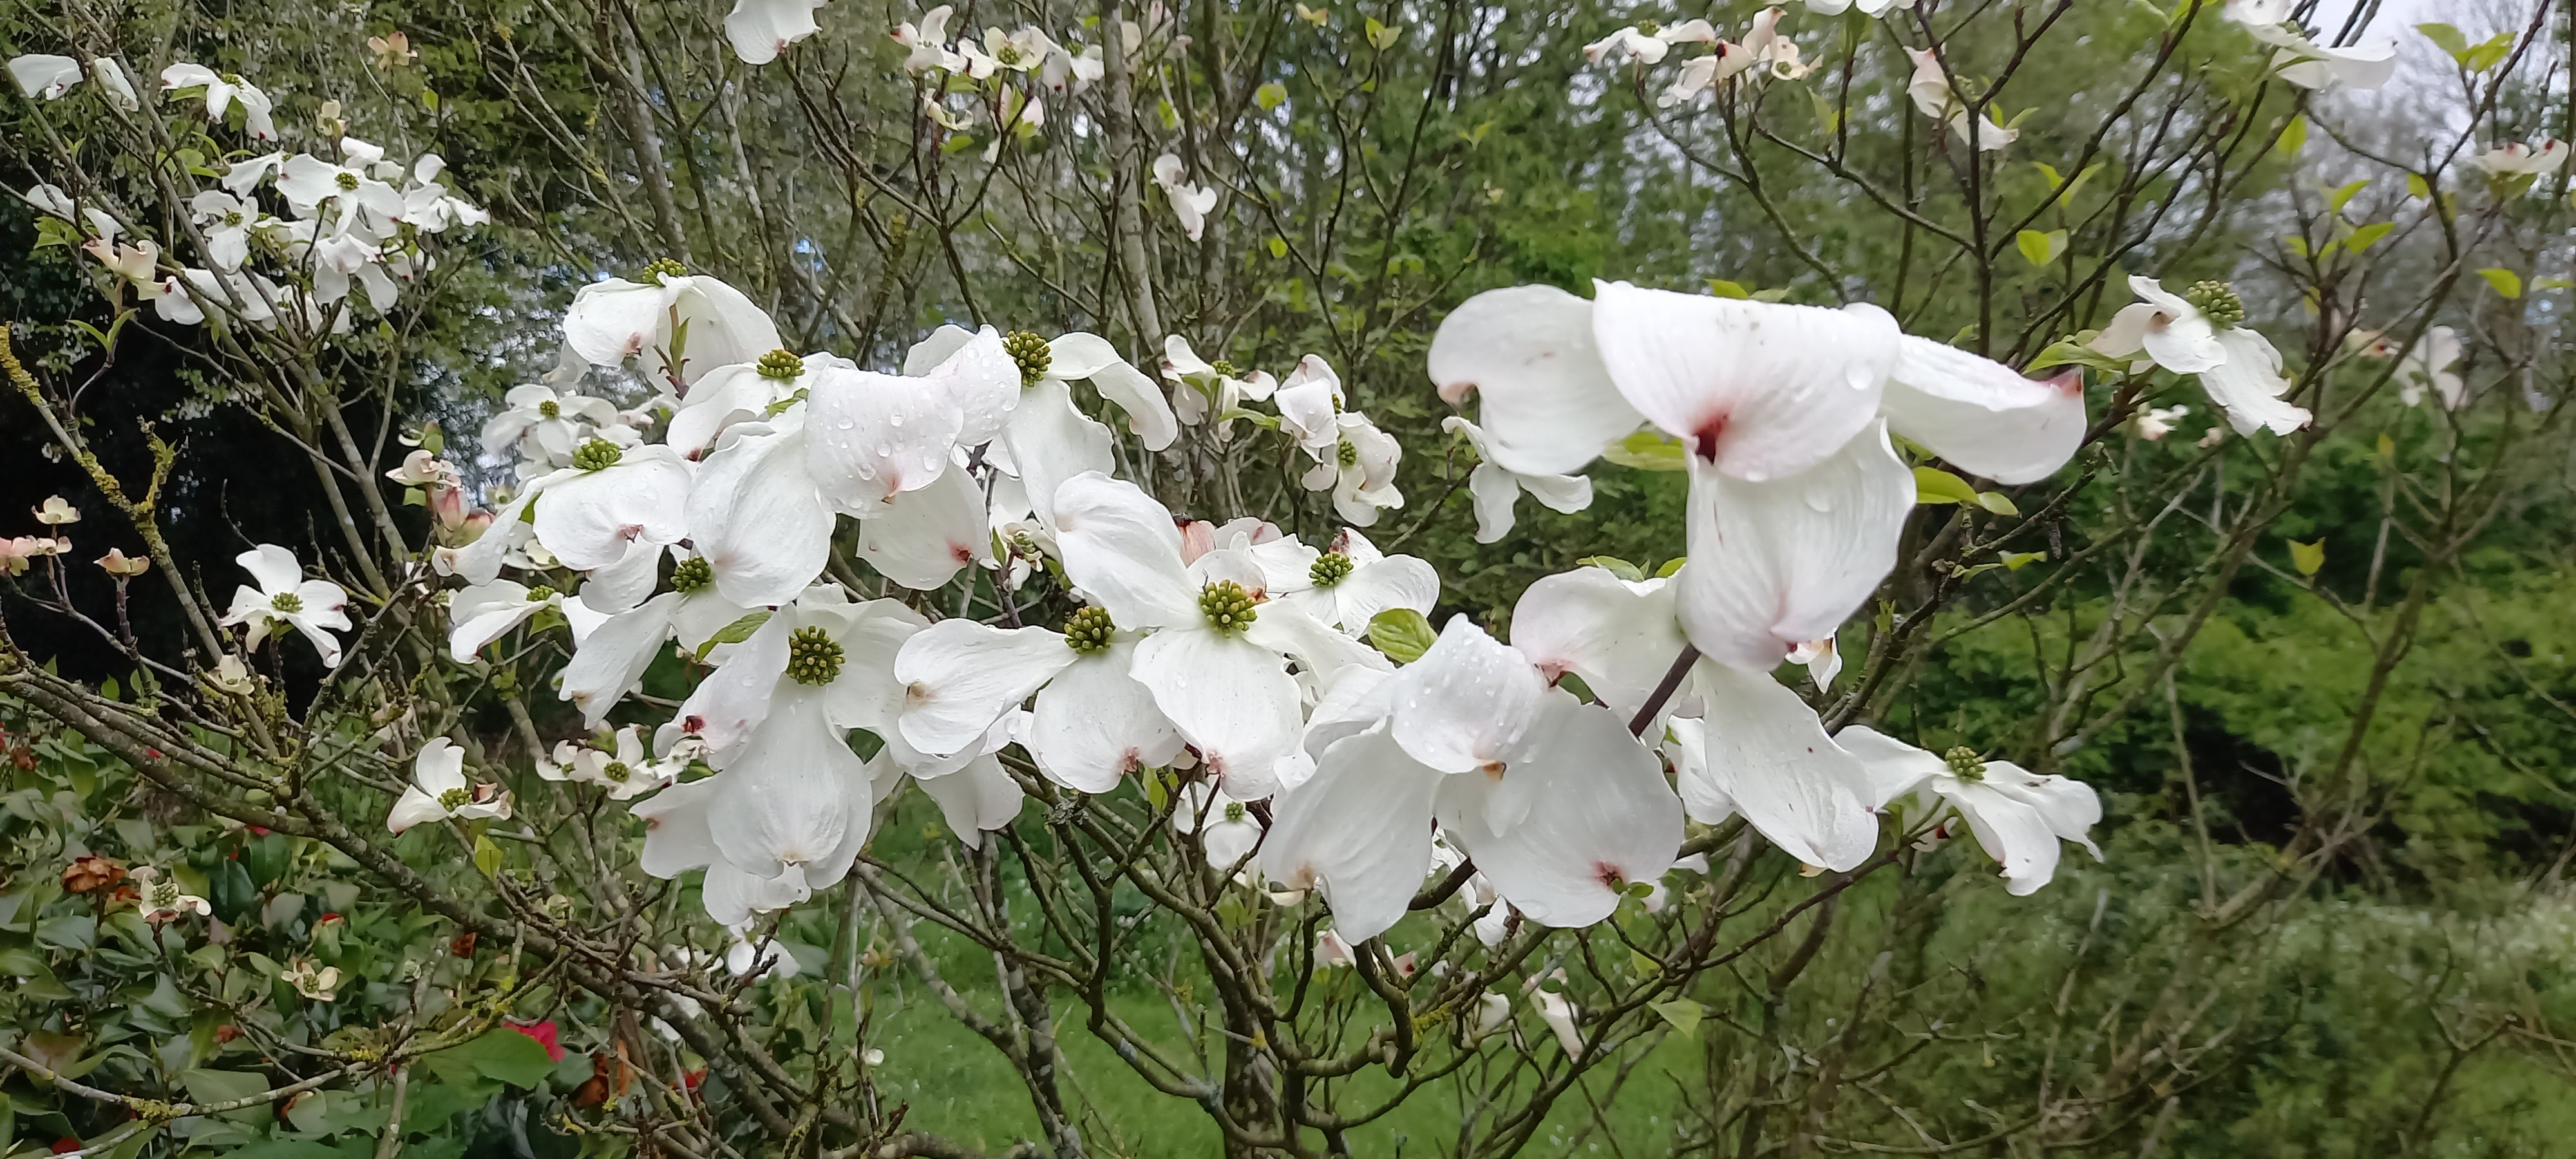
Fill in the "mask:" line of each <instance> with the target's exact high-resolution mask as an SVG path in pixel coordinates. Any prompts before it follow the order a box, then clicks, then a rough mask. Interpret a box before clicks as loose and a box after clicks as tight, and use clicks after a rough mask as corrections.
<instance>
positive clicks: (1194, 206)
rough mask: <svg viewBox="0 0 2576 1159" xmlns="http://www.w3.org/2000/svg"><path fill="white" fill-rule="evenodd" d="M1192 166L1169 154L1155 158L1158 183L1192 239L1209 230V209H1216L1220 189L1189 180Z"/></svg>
mask: <svg viewBox="0 0 2576 1159" xmlns="http://www.w3.org/2000/svg"><path fill="white" fill-rule="evenodd" d="M1189 172H1190V171H1189V167H1188V166H1187V165H1184V164H1182V163H1181V159H1180V158H1178V157H1175V156H1173V155H1171V154H1169V153H1165V154H1163V155H1162V156H1160V157H1156V158H1154V184H1155V185H1157V186H1160V187H1161V188H1162V190H1163V196H1164V198H1165V199H1166V200H1168V201H1170V202H1171V203H1172V216H1173V217H1174V218H1177V219H1179V221H1180V223H1181V233H1182V234H1183V235H1184V236H1186V237H1188V238H1189V239H1190V240H1191V241H1197V240H1199V235H1200V234H1201V233H1203V232H1205V231H1206V229H1207V215H1208V211H1210V210H1212V209H1215V208H1216V190H1214V189H1212V188H1209V187H1207V186H1204V185H1192V184H1190V183H1189V180H1188V178H1189Z"/></svg>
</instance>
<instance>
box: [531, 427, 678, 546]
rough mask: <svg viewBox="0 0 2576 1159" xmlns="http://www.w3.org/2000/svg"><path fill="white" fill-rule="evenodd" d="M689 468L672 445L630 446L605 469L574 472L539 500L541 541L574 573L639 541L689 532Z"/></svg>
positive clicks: (662, 540) (674, 539)
mask: <svg viewBox="0 0 2576 1159" xmlns="http://www.w3.org/2000/svg"><path fill="white" fill-rule="evenodd" d="M688 501H689V467H688V464H687V463H685V462H683V461H681V459H680V457H679V456H678V455H677V454H675V453H673V452H672V451H671V449H670V448H668V447H656V446H642V447H629V448H627V449H626V450H625V451H623V452H621V453H620V455H619V458H618V460H617V464H616V465H615V466H613V467H610V468H608V469H606V470H602V471H580V472H575V473H574V474H572V475H571V476H570V477H568V478H564V479H561V480H558V481H557V482H555V483H554V484H553V485H552V486H549V487H548V488H546V496H545V499H544V500H543V501H541V502H539V503H538V504H537V542H539V543H543V544H545V545H546V550H547V551H551V552H553V553H554V555H555V558H556V559H559V560H562V561H563V563H564V566H565V567H569V568H572V569H574V570H576V571H589V570H591V569H592V568H598V567H607V566H609V565H610V564H613V563H616V562H617V561H619V560H621V559H624V558H625V557H626V553H627V549H628V548H629V547H630V546H631V545H633V544H635V543H637V542H639V541H640V542H644V543H657V544H671V543H678V542H679V541H680V540H681V539H682V538H683V537H685V536H686V535H687V534H688V531H689V529H688V524H687V521H686V519H685V516H684V513H685V511H686V509H687V506H688Z"/></svg>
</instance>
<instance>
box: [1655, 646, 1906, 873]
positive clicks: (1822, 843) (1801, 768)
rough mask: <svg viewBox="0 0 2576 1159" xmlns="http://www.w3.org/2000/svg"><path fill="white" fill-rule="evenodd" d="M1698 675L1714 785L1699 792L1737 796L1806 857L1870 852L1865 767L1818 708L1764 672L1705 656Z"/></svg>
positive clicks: (1741, 806) (1839, 866)
mask: <svg viewBox="0 0 2576 1159" xmlns="http://www.w3.org/2000/svg"><path fill="white" fill-rule="evenodd" d="M1694 675H1695V676H1696V678H1697V679H1698V680H1699V682H1700V690H1701V693H1702V695H1703V696H1704V697H1705V698H1706V703H1707V716H1706V717H1705V720H1706V729H1705V731H1704V740H1705V743H1706V746H1707V748H1706V751H1705V754H1704V757H1703V761H1702V764H1701V765H1700V767H1701V769H1703V770H1704V772H1705V775H1707V776H1708V777H1710V778H1711V779H1712V781H1713V784H1712V785H1711V786H1710V787H1711V788H1712V789H1714V791H1715V792H1714V794H1711V793H1708V792H1705V791H1703V792H1698V793H1695V794H1693V795H1694V796H1695V797H1696V798H1697V799H1699V800H1704V801H1712V802H1713V801H1714V799H1715V798H1716V797H1718V796H1722V797H1723V798H1724V799H1725V800H1727V801H1731V802H1732V803H1733V804H1734V807H1735V809H1736V811H1737V812H1740V813H1742V814H1743V815H1744V819H1745V820H1746V821H1747V822H1749V823H1751V824H1752V826H1753V827H1754V828H1755V829H1756V830H1759V831H1760V832H1761V834H1762V836H1763V837H1764V838H1766V839H1768V840H1769V841H1770V842H1771V843H1772V844H1773V845H1777V846H1779V847H1780V849H1781V851H1782V852H1785V853H1787V854H1788V855H1789V856H1791V857H1795V858H1797V859H1798V860H1799V861H1801V862H1803V863H1805V864H1808V865H1820V866H1823V867H1824V868H1826V869H1832V870H1845V869H1850V868H1852V867H1853V866H1856V865H1859V864H1860V863H1861V862H1863V861H1866V860H1868V859H1869V855H1870V852H1871V851H1872V850H1874V849H1876V848H1877V846H1878V818H1877V815H1876V814H1874V813H1872V812H1871V811H1870V807H1871V805H1872V804H1873V802H1872V800H1871V797H1872V796H1873V794H1872V792H1871V782H1870V779H1869V773H1868V770H1867V769H1865V768H1864V767H1863V766H1862V763H1861V761H1860V759H1859V758H1857V757H1855V756H1853V755H1852V754H1850V753H1848V752H1845V751H1844V750H1843V749H1842V747H1841V746H1839V745H1836V744H1835V743H1834V741H1833V738H1832V737H1829V736H1827V735H1825V726H1824V722H1823V721H1821V720H1819V719H1817V717H1816V711H1815V710H1814V709H1812V708H1809V707H1807V703H1806V702H1805V701H1803V700H1800V699H1798V694H1797V693H1795V692H1791V691H1789V690H1788V689H1787V688H1786V687H1783V686H1782V685H1781V684H1780V682H1779V681H1776V680H1773V679H1772V678H1770V677H1769V676H1766V675H1763V674H1761V673H1756V672H1742V671H1738V670H1735V669H1732V668H1729V667H1726V666H1725V665H1722V664H1707V663H1703V664H1701V665H1700V666H1699V667H1698V669H1697V671H1696V672H1695V674H1694ZM1683 771H1684V772H1685V774H1688V773H1689V772H1690V769H1689V766H1687V765H1685V767H1684V770H1683Z"/></svg>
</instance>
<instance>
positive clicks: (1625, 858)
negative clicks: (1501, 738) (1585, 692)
mask: <svg viewBox="0 0 2576 1159" xmlns="http://www.w3.org/2000/svg"><path fill="white" fill-rule="evenodd" d="M1540 717H1541V718H1540V719H1539V720H1538V721H1537V722H1536V723H1534V724H1533V725H1532V726H1531V733H1532V738H1531V739H1532V744H1531V745H1530V749H1529V753H1528V755H1527V756H1526V757H1525V758H1524V759H1523V760H1522V761H1521V762H1520V763H1519V764H1518V765H1516V766H1515V767H1514V769H1513V771H1512V772H1511V773H1510V774H1509V776H1507V777H1506V778H1505V782H1504V783H1505V784H1508V783H1509V781H1510V779H1511V778H1513V777H1519V778H1524V779H1528V780H1533V781H1535V782H1536V787H1535V791H1534V792H1533V794H1532V802H1531V804H1530V807H1529V809H1528V810H1527V814H1526V816H1524V817H1523V818H1522V819H1521V820H1520V821H1519V822H1518V823H1516V824H1514V825H1512V826H1511V827H1510V828H1509V829H1506V830H1503V831H1501V832H1499V833H1498V832H1496V831H1494V830H1493V829H1492V828H1491V827H1489V826H1488V825H1487V823H1486V821H1485V817H1486V816H1487V815H1488V814H1489V813H1490V812H1491V811H1492V810H1491V808H1490V806H1489V804H1488V802H1487V801H1486V800H1485V798H1486V797H1488V796H1490V795H1492V794H1494V793H1497V792H1500V791H1501V789H1502V786H1501V785H1496V784H1494V783H1491V782H1488V781H1487V780H1486V779H1485V778H1482V777H1472V776H1471V777H1450V778H1448V779H1447V780H1446V781H1445V782H1444V783H1443V784H1442V785H1441V787H1440V790H1439V796H1438V799H1437V807H1438V810H1439V815H1440V824H1441V827H1442V828H1443V829H1444V830H1445V831H1446V832H1447V833H1448V834H1449V836H1450V838H1451V839H1452V840H1453V841H1455V842H1456V843H1458V844H1459V845H1461V846H1463V847H1464V848H1465V849H1466V851H1467V853H1468V855H1469V856H1472V857H1474V858H1475V859H1476V866H1477V868H1478V869H1480V870H1482V871H1483V872H1484V874H1485V876H1486V878H1487V880H1489V881H1491V882H1492V883H1493V886H1494V890H1495V892H1497V893H1499V894H1501V895H1502V897H1503V899H1504V900H1505V901H1509V902H1510V903H1512V906H1513V908H1515V909H1518V910H1519V911H1521V913H1522V914H1524V915H1526V916H1527V917H1528V918H1529V919H1530V920H1531V921H1534V922H1537V923H1539V924H1540V925H1545V926H1559V927H1572V926H1588V925H1591V924H1592V923H1594V922H1597V921H1600V920H1601V919H1603V918H1606V917H1609V916H1610V914H1611V912H1612V911H1613V910H1615V909H1617V908H1618V906H1619V898H1620V896H1621V895H1622V893H1623V892H1624V891H1625V890H1626V889H1627V887H1628V885H1629V884H1630V883H1631V882H1640V881H1644V882H1652V881H1656V880H1659V879H1660V878H1662V877H1663V875H1664V871H1665V870H1668V869H1670V868H1672V864H1673V856H1674V855H1675V854H1676V853H1678V852H1679V851H1680V849H1681V843H1682V802H1681V799H1680V798H1679V797H1676V796H1674V795H1673V790H1672V786H1670V785H1668V784H1665V783H1664V773H1663V766H1662V765H1661V764H1660V763H1659V762H1657V761H1656V760H1655V757H1654V754H1652V753H1650V752H1648V751H1647V750H1646V748H1645V746H1643V745H1640V744H1638V743H1637V740H1636V738H1635V737H1632V736H1630V735H1628V728H1627V725H1626V724H1625V723H1624V722H1622V721H1621V720H1620V719H1619V718H1618V717H1617V716H1616V715H1615V714H1613V713H1612V712H1611V711H1610V710H1608V709H1606V708H1602V707H1600V706H1598V705H1586V704H1583V703H1581V702H1579V701H1577V700H1575V699H1574V696H1573V694H1572V693H1569V692H1564V691H1558V690H1552V691H1550V692H1549V693H1548V694H1547V698H1546V702H1545V704H1544V706H1543V708H1542V709H1541V713H1540Z"/></svg>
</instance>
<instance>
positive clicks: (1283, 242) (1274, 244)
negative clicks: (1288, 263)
mask: <svg viewBox="0 0 2576 1159" xmlns="http://www.w3.org/2000/svg"><path fill="white" fill-rule="evenodd" d="M1270 256H1271V257H1274V258H1284V257H1287V256H1288V239H1287V238H1284V237H1274V238H1271V239H1270Z"/></svg>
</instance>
